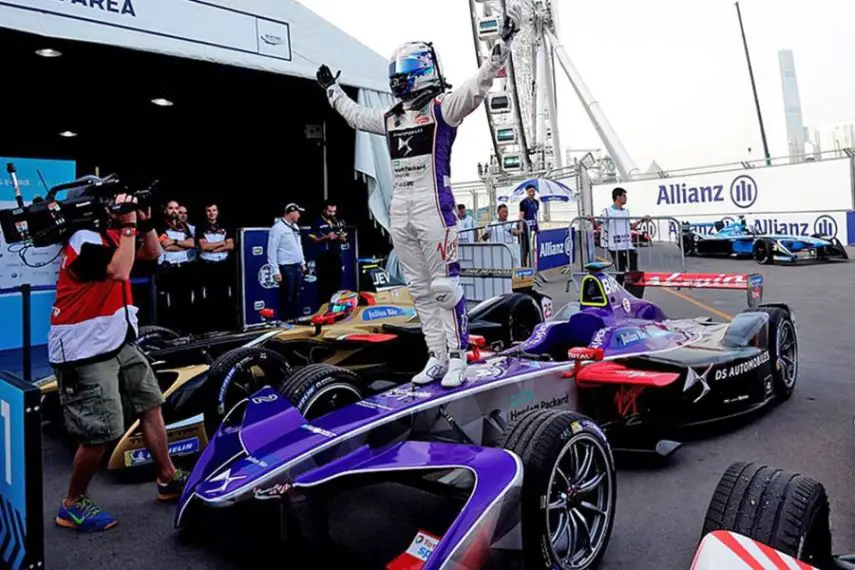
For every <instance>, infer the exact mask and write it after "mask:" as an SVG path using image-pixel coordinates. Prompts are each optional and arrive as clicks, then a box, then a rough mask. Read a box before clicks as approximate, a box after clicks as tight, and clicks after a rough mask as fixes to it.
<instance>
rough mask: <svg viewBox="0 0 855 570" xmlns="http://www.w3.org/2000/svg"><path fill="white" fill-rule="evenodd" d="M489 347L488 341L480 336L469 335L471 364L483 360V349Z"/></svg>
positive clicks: (469, 359) (469, 358)
mask: <svg viewBox="0 0 855 570" xmlns="http://www.w3.org/2000/svg"><path fill="white" fill-rule="evenodd" d="M486 345H487V340H486V339H485V338H484V337H483V336H481V335H480V334H471V335H469V347H470V348H471V349H472V350H470V351H469V353H468V355H467V360H468V361H469V362H477V361H479V360H481V349H482V348H484V347H485V346H486Z"/></svg>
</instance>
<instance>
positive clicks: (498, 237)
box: [481, 204, 522, 267]
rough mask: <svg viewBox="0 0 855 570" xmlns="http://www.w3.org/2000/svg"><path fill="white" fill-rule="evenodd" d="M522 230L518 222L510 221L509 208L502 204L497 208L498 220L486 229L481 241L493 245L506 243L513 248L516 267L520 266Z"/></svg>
mask: <svg viewBox="0 0 855 570" xmlns="http://www.w3.org/2000/svg"><path fill="white" fill-rule="evenodd" d="M520 234H522V230H521V229H520V228H519V224H518V223H516V222H509V221H508V206H507V205H505V204H500V205H499V207H498V208H496V220H494V221H493V222H492V223H490V225H489V226H487V227H486V228H484V232H483V233H482V234H481V239H482V240H484V241H489V242H491V243H506V244H508V245H510V246H511V249H512V250H513V256H514V267H518V266H519V265H520V248H519V243H520V241H519V239H520Z"/></svg>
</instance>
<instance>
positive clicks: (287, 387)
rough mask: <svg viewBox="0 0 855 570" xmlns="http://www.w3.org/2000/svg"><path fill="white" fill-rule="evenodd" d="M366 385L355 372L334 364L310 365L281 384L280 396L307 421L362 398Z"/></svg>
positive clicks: (298, 370) (300, 369) (297, 371)
mask: <svg viewBox="0 0 855 570" xmlns="http://www.w3.org/2000/svg"><path fill="white" fill-rule="evenodd" d="M363 392H364V384H363V381H362V379H361V378H360V377H359V375H358V374H356V373H355V372H353V371H351V370H348V369H346V368H341V367H340V366H332V365H331V364H309V365H307V366H304V367H302V368H299V369H297V370H296V371H295V372H294V373H293V374H292V375H291V376H289V377H288V378H286V379H285V380H284V381H283V382H282V383H281V384H280V385H279V393H280V394H282V395H283V396H285V397H286V398H288V401H289V402H291V404H292V405H293V406H294V407H295V408H297V409H298V410H299V411H300V413H301V414H302V415H303V417H305V418H306V419H307V420H309V421H312V420H313V419H315V418H317V417H319V416H322V415H324V414H328V413H330V412H332V411H334V410H337V409H340V408H342V407H344V406H346V405H348V404H352V403H354V402H358V401H359V400H361V399H362V394H363Z"/></svg>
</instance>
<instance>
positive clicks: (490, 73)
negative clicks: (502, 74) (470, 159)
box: [440, 40, 510, 127]
mask: <svg viewBox="0 0 855 570" xmlns="http://www.w3.org/2000/svg"><path fill="white" fill-rule="evenodd" d="M509 54H510V48H509V46H508V45H507V44H506V43H505V42H503V41H502V40H498V41H497V42H496V45H495V46H493V51H492V53H491V54H490V57H488V58H487V60H486V61H485V62H484V63H483V64H481V67H480V68H479V69H478V72H477V73H476V74H475V75H473V76H472V77H470V78H469V80H468V81H466V83H464V84H463V85H461V86H460V88H458V89H455V90H454V91H452V92H451V93H449V94H448V95H446V96H445V97H444V98H443V99H442V103H441V105H440V108H441V109H442V117H443V118H444V119H445V122H446V123H448V124H449V125H450V126H452V127H456V126H458V125H460V123H462V122H463V119H465V118H466V116H467V115H469V114H470V113H472V112H473V111H474V110H475V109H477V108H478V106H479V105H480V104H481V103H482V102H483V101H484V99H485V98H486V97H487V93H488V92H489V91H490V88H491V87H492V86H493V81H494V80H495V79H496V76H497V75H498V74H499V70H500V69H501V68H502V65H504V64H505V62H506V61H507V60H508V55H509Z"/></svg>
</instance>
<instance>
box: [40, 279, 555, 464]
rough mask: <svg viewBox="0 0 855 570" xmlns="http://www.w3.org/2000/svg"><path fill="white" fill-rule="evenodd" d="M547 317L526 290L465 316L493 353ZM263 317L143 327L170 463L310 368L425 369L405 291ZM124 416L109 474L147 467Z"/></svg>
mask: <svg viewBox="0 0 855 570" xmlns="http://www.w3.org/2000/svg"><path fill="white" fill-rule="evenodd" d="M381 271H382V269H381ZM380 281H384V280H383V279H381V280H380ZM371 282H372V283H376V282H377V279H374V278H372V279H371ZM385 282H388V279H386V280H385ZM363 285H364V286H365V287H366V288H368V287H370V285H365V284H364V283H363ZM550 307H551V300H550V299H549V298H548V297H546V296H544V295H542V294H540V293H539V292H537V291H535V290H533V288H531V287H530V286H529V287H524V288H523V289H522V290H519V291H514V292H512V293H509V294H505V295H500V296H497V297H494V298H491V299H488V300H486V301H483V302H482V303H479V304H478V305H477V306H475V307H474V308H472V309H471V310H470V311H469V330H470V333H471V334H472V335H473V336H474V337H475V338H478V340H479V342H480V341H484V343H485V344H487V345H488V346H490V347H491V348H492V349H494V350H499V349H501V348H504V347H507V346H510V345H511V344H513V343H515V342H522V341H524V340H525V339H527V338H528V337H529V336H530V334H531V332H532V331H533V330H534V327H535V326H536V325H537V324H539V323H541V322H543V321H544V320H545V318H544V311H546V313H547V314H546V317H548V316H549V308H550ZM262 313H263V316H265V317H267V318H268V319H269V320H268V322H267V323H266V324H264V325H262V326H259V327H256V328H253V329H250V330H240V331H230V332H213V333H204V334H198V335H191V336H180V335H178V334H177V333H175V332H173V331H171V330H169V329H165V328H162V327H158V326H144V327H141V329H140V334H139V337H138V339H137V341H136V342H137V344H138V346H140V347H141V348H142V349H143V351H144V352H145V353H146V355H147V357H148V359H149V361H150V362H151V365H152V368H153V369H154V371H155V374H156V375H157V378H158V380H159V381H160V385H161V389H162V390H163V393H164V396H165V398H166V404H165V405H164V407H163V412H164V419H165V421H166V423H167V436H168V440H169V451H170V454H171V455H172V456H173V457H181V456H196V455H197V454H198V453H199V452H200V451H201V450H202V449H203V448H204V447H205V446H206V445H207V442H208V437H209V436H210V435H211V434H212V433H213V432H214V430H215V429H216V428H217V427H218V426H219V424H220V421H221V420H222V418H223V416H224V414H225V413H226V412H227V411H228V410H230V409H231V408H232V407H233V406H234V404H235V403H236V402H238V401H240V400H242V399H243V398H245V397H247V396H248V395H249V394H252V393H254V392H256V391H257V390H258V389H259V388H261V387H262V386H264V385H271V386H274V387H276V388H279V389H285V384H286V382H285V381H286V380H289V379H293V377H294V376H296V375H297V374H299V371H298V370H299V369H300V368H301V367H304V366H306V365H307V364H318V363H322V364H330V365H335V366H336V367H337V369H338V370H340V369H341V368H344V369H347V370H350V371H353V372H354V373H358V374H359V377H360V378H362V379H363V380H367V381H369V382H372V381H374V380H377V381H379V382H380V383H381V384H384V385H386V386H389V387H391V386H393V385H395V384H396V383H403V382H408V381H409V380H410V379H411V378H412V376H413V375H414V374H415V373H417V372H418V370H420V369H421V367H422V366H423V365H424V362H425V361H426V360H427V347H426V345H425V343H424V339H423V336H422V331H421V326H420V323H419V322H418V319H417V316H416V311H415V307H414V305H413V300H412V297H411V296H410V294H409V291H408V290H407V288H406V287H405V286H390V287H379V288H378V287H374V290H373V291H369V292H360V293H356V292H351V291H339V292H338V293H336V295H335V296H334V297H333V298H332V299H331V301H330V302H329V303H325V304H324V305H323V306H321V307H320V309H319V310H318V312H317V313H315V314H314V315H310V316H307V317H303V318H300V319H298V320H296V321H295V322H289V323H283V322H280V321H275V320H272V314H269V313H267V314H264V312H263V311H262ZM381 379H382V380H381ZM333 380H334V379H332V378H331V380H330V381H333ZM37 384H38V386H39V387H40V388H41V390H42V409H43V417H44V418H45V419H46V420H47V421H49V422H51V423H52V424H53V425H57V426H61V425H62V412H61V408H60V406H59V397H58V393H57V384H56V380H55V378H54V377H53V376H49V377H47V378H43V379H41V380H39V381H37ZM327 404H329V403H328V402H327V403H324V401H323V398H319V399H317V403H316V404H313V405H315V406H317V407H319V409H320V407H322V406H324V405H327ZM126 410H127V413H126V418H127V431H126V432H125V434H124V435H123V436H122V438H121V439H120V440H119V441H118V443H117V444H116V446H115V448H114V449H113V451H112V453H111V454H110V457H109V459H108V469H109V470H113V471H117V470H124V469H126V468H131V467H138V466H143V465H147V464H150V463H151V461H152V459H151V456H150V454H149V452H148V450H147V449H146V448H145V445H144V443H143V439H142V433H141V431H140V429H139V421H137V420H134V419H133V418H134V415H133V413H132V412H131V411H130V408H129V407H127V408H126Z"/></svg>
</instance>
